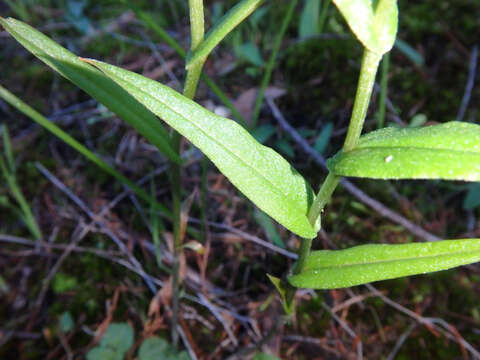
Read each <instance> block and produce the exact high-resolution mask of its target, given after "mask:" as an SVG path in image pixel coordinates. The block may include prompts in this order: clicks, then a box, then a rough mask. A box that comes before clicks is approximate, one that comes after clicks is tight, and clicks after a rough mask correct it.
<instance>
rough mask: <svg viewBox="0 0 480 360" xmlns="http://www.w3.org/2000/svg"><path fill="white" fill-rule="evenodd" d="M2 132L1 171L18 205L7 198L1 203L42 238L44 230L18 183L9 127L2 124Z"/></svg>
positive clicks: (37, 237) (35, 236)
mask: <svg viewBox="0 0 480 360" xmlns="http://www.w3.org/2000/svg"><path fill="white" fill-rule="evenodd" d="M2 132H3V152H4V154H5V158H4V157H3V155H2V154H0V173H1V174H2V175H3V178H4V179H5V182H6V183H7V186H8V189H9V190H10V193H11V195H12V197H13V198H14V199H15V201H16V202H17V204H18V207H17V206H15V205H12V204H10V202H9V201H8V199H7V198H4V199H0V205H3V206H5V207H8V208H10V209H11V210H13V211H14V212H15V213H16V214H17V215H18V217H19V218H20V219H22V221H23V222H24V223H25V225H26V227H27V228H28V230H29V231H30V233H31V234H32V236H33V237H34V238H35V239H37V240H41V239H42V232H41V231H40V227H39V226H38V224H37V221H36V220H35V216H34V215H33V212H32V209H31V208H30V205H29V204H28V202H27V200H26V199H25V196H24V195H23V192H22V190H21V188H20V186H19V185H18V181H17V177H16V175H15V174H16V166H15V159H14V158H13V152H12V145H11V143H10V135H9V134H8V128H7V126H6V125H3V126H2Z"/></svg>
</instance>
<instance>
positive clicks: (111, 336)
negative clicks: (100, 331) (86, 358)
mask: <svg viewBox="0 0 480 360" xmlns="http://www.w3.org/2000/svg"><path fill="white" fill-rule="evenodd" d="M132 345H133V329H132V327H131V326H130V325H129V324H128V323H111V324H110V325H108V328H107V331H106V332H105V334H104V335H103V337H102V340H100V347H102V348H109V349H112V350H114V351H115V352H118V353H122V354H124V353H126V352H127V351H128V349H130V348H131V347H132Z"/></svg>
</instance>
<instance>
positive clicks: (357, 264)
mask: <svg viewBox="0 0 480 360" xmlns="http://www.w3.org/2000/svg"><path fill="white" fill-rule="evenodd" d="M468 252H469V250H462V251H455V252H444V253H440V254H435V255H428V256H409V257H405V258H398V259H393V260H376V261H375V260H374V261H370V262H352V263H348V264H343V265H330V266H320V267H312V268H308V265H307V266H306V269H305V271H304V272H309V271H316V270H325V269H338V268H346V267H354V266H362V265H370V264H387V263H393V262H398V261H409V260H415V259H418V260H429V259H433V258H436V257H441V256H448V255H452V256H454V255H461V254H463V253H468ZM475 253H480V250H477V251H473V252H472V255H473V254H475ZM478 255H480V254H478Z"/></svg>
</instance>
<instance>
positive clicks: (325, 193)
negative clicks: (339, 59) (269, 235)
mask: <svg viewBox="0 0 480 360" xmlns="http://www.w3.org/2000/svg"><path fill="white" fill-rule="evenodd" d="M381 58H382V57H381V55H378V54H376V53H373V52H371V51H369V50H367V49H365V52H364V54H363V59H362V67H361V70H360V78H359V80H358V87H357V93H356V95H355V103H354V105H353V111H352V117H351V119H350V126H349V128H348V132H347V137H346V139H345V144H344V145H343V150H344V151H349V150H352V149H354V148H355V146H356V145H357V143H358V139H359V138H360V134H361V132H362V128H363V123H364V122H365V117H366V115H367V109H368V105H369V103H370V97H371V95H372V89H373V84H374V83H375V76H376V74H377V69H378V65H379V63H380V59H381ZM340 180H341V177H340V176H336V175H334V174H333V173H329V174H328V176H327V178H326V179H325V181H324V182H323V184H322V186H321V187H320V190H319V191H318V194H317V196H316V197H315V200H314V202H313V204H312V206H311V207H310V211H309V213H308V220H309V221H310V223H311V224H312V225H315V223H316V222H317V220H318V217H319V216H320V214H321V212H322V211H323V208H324V207H325V205H326V203H327V202H328V201H329V199H330V197H331V196H332V194H333V192H334V191H335V189H336V187H337V185H338V183H339V182H340ZM311 246H312V239H303V241H302V245H301V246H300V249H299V252H298V261H297V263H296V265H295V268H294V269H293V274H299V273H300V272H302V270H303V267H304V266H305V260H306V259H307V257H308V255H309V254H310V248H311ZM291 299H293V295H292V297H291Z"/></svg>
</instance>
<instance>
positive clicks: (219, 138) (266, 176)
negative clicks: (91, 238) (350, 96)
mask: <svg viewBox="0 0 480 360" xmlns="http://www.w3.org/2000/svg"><path fill="white" fill-rule="evenodd" d="M88 61H90V62H91V63H92V64H94V65H95V66H97V67H98V68H100V69H101V70H102V71H104V72H105V74H106V75H107V76H109V77H111V78H112V80H114V81H116V82H117V83H118V84H119V85H120V86H122V87H123V88H124V89H125V90H127V91H128V92H129V93H130V94H131V95H133V96H134V97H135V98H136V99H137V100H138V101H140V102H141V103H142V104H144V105H145V106H146V107H147V108H148V109H149V110H150V111H152V112H153V113H154V114H156V115H157V116H159V117H160V118H161V119H163V120H164V121H165V122H166V123H167V124H169V125H170V126H171V127H173V128H174V129H175V130H177V131H178V132H179V133H180V134H182V135H183V136H185V137H186V138H187V139H188V140H190V142H192V143H193V144H194V145H195V146H197V147H198V148H199V149H200V150H202V151H203V152H204V153H205V155H207V157H209V158H210V160H212V162H213V163H214V164H215V165H216V166H217V167H218V168H219V170H220V171H221V172H222V173H223V174H224V175H225V176H226V177H227V178H228V179H229V180H230V181H231V182H232V183H233V184H234V185H235V186H236V187H237V188H238V189H239V190H240V191H241V192H242V193H243V194H244V195H245V196H246V197H248V198H249V199H250V200H252V201H253V202H254V203H255V204H256V205H257V206H258V207H259V208H260V209H261V210H263V211H264V212H266V213H267V214H268V215H270V216H271V217H272V218H274V219H275V220H277V221H278V222H279V223H280V224H282V225H283V226H285V227H286V228H287V229H289V230H291V231H293V232H294V233H296V234H298V235H300V236H302V237H306V238H312V237H315V235H316V230H315V229H313V227H312V226H311V225H310V223H309V221H308V219H307V213H308V209H309V206H310V204H311V202H312V201H313V197H314V195H313V191H312V189H311V187H310V185H309V184H308V183H307V182H306V180H305V179H304V178H303V177H302V176H301V175H300V174H299V173H298V172H297V171H296V170H295V169H294V168H293V167H292V166H291V165H290V164H289V163H288V162H287V161H286V160H285V159H284V158H283V157H282V156H280V155H279V154H278V153H276V152H275V151H273V150H272V149H270V148H268V147H265V146H263V145H261V144H259V143H258V142H257V141H256V140H255V139H254V138H253V137H252V136H251V135H250V134H249V133H248V132H247V131H246V130H245V129H244V128H243V127H241V126H240V125H238V124H237V123H235V122H234V121H232V120H230V119H226V118H223V117H221V116H218V115H216V114H213V113H212V112H210V111H208V110H206V109H205V108H203V107H201V106H200V105H198V104H197V103H195V102H193V101H191V100H190V99H188V98H186V97H185V96H182V95H181V94H179V93H178V92H176V91H174V90H172V89H170V88H169V87H167V86H164V85H162V84H160V83H158V82H156V81H153V80H151V79H147V78H145V77H144V76H141V75H138V74H135V73H133V72H131V71H127V70H124V69H121V68H119V67H116V66H113V65H109V64H106V63H103V62H100V61H95V60H88Z"/></svg>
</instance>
